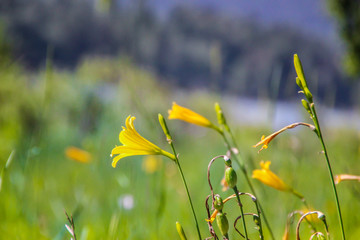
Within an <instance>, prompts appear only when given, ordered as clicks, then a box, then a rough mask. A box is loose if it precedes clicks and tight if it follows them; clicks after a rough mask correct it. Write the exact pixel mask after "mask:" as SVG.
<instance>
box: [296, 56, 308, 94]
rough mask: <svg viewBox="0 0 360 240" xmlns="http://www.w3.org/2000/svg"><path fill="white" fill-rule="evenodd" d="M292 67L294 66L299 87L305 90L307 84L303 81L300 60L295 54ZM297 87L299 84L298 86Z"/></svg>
mask: <svg viewBox="0 0 360 240" xmlns="http://www.w3.org/2000/svg"><path fill="white" fill-rule="evenodd" d="M294 66H295V71H296V74H297V75H298V77H299V79H300V81H301V86H302V87H303V88H304V89H305V88H307V84H306V81H305V75H304V71H303V68H302V64H301V61H300V58H299V56H298V55H297V54H294ZM298 85H299V84H298Z"/></svg>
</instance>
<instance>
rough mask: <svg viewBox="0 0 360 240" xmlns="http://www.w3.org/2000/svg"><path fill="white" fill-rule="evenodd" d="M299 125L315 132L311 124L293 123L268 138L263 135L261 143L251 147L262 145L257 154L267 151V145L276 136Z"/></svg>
mask: <svg viewBox="0 0 360 240" xmlns="http://www.w3.org/2000/svg"><path fill="white" fill-rule="evenodd" d="M300 125H302V126H306V127H308V128H310V129H311V130H313V131H314V130H315V127H314V126H313V125H311V124H308V123H302V122H300V123H293V124H290V125H288V126H286V127H283V128H282V129H280V130H279V131H276V132H274V133H273V134H271V135H269V136H267V137H265V136H264V135H263V136H262V137H261V141H260V142H258V143H257V144H255V145H254V146H253V147H257V146H259V145H261V144H263V146H262V147H261V148H260V150H259V151H258V152H260V151H261V150H263V149H267V148H268V145H269V143H270V142H271V141H272V140H273V139H274V138H275V137H276V136H277V135H279V134H280V133H282V132H284V131H285V130H288V129H291V128H294V127H297V126H300Z"/></svg>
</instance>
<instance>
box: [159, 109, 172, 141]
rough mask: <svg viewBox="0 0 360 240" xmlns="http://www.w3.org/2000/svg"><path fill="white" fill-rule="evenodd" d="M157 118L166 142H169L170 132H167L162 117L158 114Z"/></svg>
mask: <svg viewBox="0 0 360 240" xmlns="http://www.w3.org/2000/svg"><path fill="white" fill-rule="evenodd" d="M158 117H159V123H160V125H161V128H162V130H163V132H164V134H165V136H166V138H167V140H168V141H170V140H171V136H170V132H169V129H168V127H167V124H166V122H165V119H164V117H163V115H161V114H160V113H159V114H158Z"/></svg>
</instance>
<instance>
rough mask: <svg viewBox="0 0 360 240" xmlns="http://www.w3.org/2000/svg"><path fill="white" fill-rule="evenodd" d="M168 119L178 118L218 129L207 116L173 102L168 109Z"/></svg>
mask: <svg viewBox="0 0 360 240" xmlns="http://www.w3.org/2000/svg"><path fill="white" fill-rule="evenodd" d="M168 112H169V119H179V120H182V121H185V122H188V123H192V124H196V125H199V126H202V127H209V128H214V129H216V130H218V128H217V127H216V126H215V125H214V124H212V123H211V122H210V121H209V120H208V119H207V118H205V117H203V116H201V115H200V114H198V113H196V112H193V111H191V110H190V109H188V108H184V107H182V106H179V105H177V104H176V103H175V102H173V105H172V109H170V110H169V111H168Z"/></svg>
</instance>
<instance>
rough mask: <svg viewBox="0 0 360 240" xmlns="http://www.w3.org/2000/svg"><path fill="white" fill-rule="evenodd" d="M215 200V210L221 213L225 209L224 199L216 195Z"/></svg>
mask: <svg viewBox="0 0 360 240" xmlns="http://www.w3.org/2000/svg"><path fill="white" fill-rule="evenodd" d="M214 198H215V202H214V208H215V209H216V210H218V211H221V210H222V209H223V207H224V203H223V200H222V198H221V197H220V195H218V194H216V195H215V197H214Z"/></svg>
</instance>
